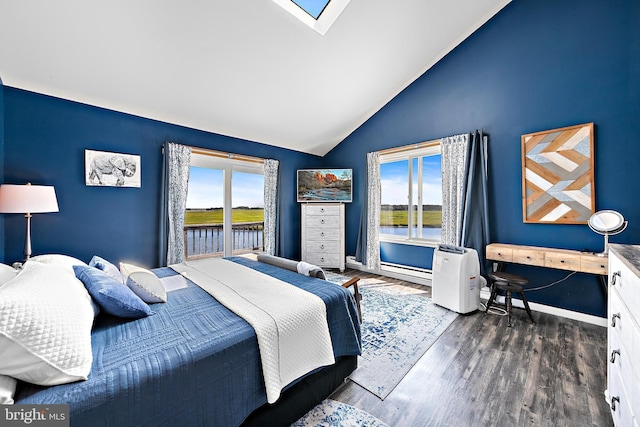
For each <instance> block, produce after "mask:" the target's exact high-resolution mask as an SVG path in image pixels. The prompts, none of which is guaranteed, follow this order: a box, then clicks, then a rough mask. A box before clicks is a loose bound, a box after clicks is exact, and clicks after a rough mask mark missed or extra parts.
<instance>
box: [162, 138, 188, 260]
mask: <svg viewBox="0 0 640 427" xmlns="http://www.w3.org/2000/svg"><path fill="white" fill-rule="evenodd" d="M163 148H164V164H163V168H162V196H161V205H160V209H161V211H160V259H159V265H160V266H166V265H171V264H178V263H181V262H183V261H184V260H185V252H184V231H183V230H184V214H185V210H186V207H187V188H188V185H189V168H190V167H191V148H190V147H187V146H185V145H180V144H175V143H173V142H167V143H165V144H164V147H163Z"/></svg>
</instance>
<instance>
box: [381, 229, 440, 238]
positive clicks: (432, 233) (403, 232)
mask: <svg viewBox="0 0 640 427" xmlns="http://www.w3.org/2000/svg"><path fill="white" fill-rule="evenodd" d="M380 234H392V235H394V236H407V235H408V234H409V228H408V227H380ZM441 235H442V229H441V228H439V227H438V228H436V227H422V238H423V239H436V240H438V239H440V236H441Z"/></svg>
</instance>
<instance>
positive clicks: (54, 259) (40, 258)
mask: <svg viewBox="0 0 640 427" xmlns="http://www.w3.org/2000/svg"><path fill="white" fill-rule="evenodd" d="M29 261H37V262H40V263H42V264H54V265H57V266H60V267H63V268H65V269H66V270H67V271H69V273H71V274H73V275H74V276H75V273H74V272H73V266H74V265H87V263H85V262H83V261H80V260H79V259H77V258H74V257H71V256H69V255H61V254H46V255H36V256H34V257H31V258H29V260H28V261H27V262H26V263H25V264H28V263H29Z"/></svg>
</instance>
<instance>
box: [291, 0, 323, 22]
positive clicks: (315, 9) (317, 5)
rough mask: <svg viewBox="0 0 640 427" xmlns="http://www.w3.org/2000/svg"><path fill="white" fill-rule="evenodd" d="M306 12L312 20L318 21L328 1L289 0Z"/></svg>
mask: <svg viewBox="0 0 640 427" xmlns="http://www.w3.org/2000/svg"><path fill="white" fill-rule="evenodd" d="M291 1H292V2H294V3H295V4H297V5H298V6H300V7H301V8H302V10H304V11H305V12H307V13H308V14H309V15H311V17H312V18H313V19H318V17H319V16H320V14H321V13H322V11H323V10H324V8H325V7H327V5H328V4H329V1H330V0H327V1H324V0H291Z"/></svg>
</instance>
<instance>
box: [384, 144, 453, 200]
mask: <svg viewBox="0 0 640 427" xmlns="http://www.w3.org/2000/svg"><path fill="white" fill-rule="evenodd" d="M440 159H441V156H426V157H423V163H422V173H423V176H424V179H423V184H422V192H423V195H422V203H423V204H425V205H441V204H442V166H441V160H440ZM408 177H409V171H408V162H407V161H399V162H393V163H383V164H381V165H380V181H381V184H382V203H383V204H389V205H406V204H407V200H408V199H407V196H408V194H407V191H408V188H407V187H408Z"/></svg>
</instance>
